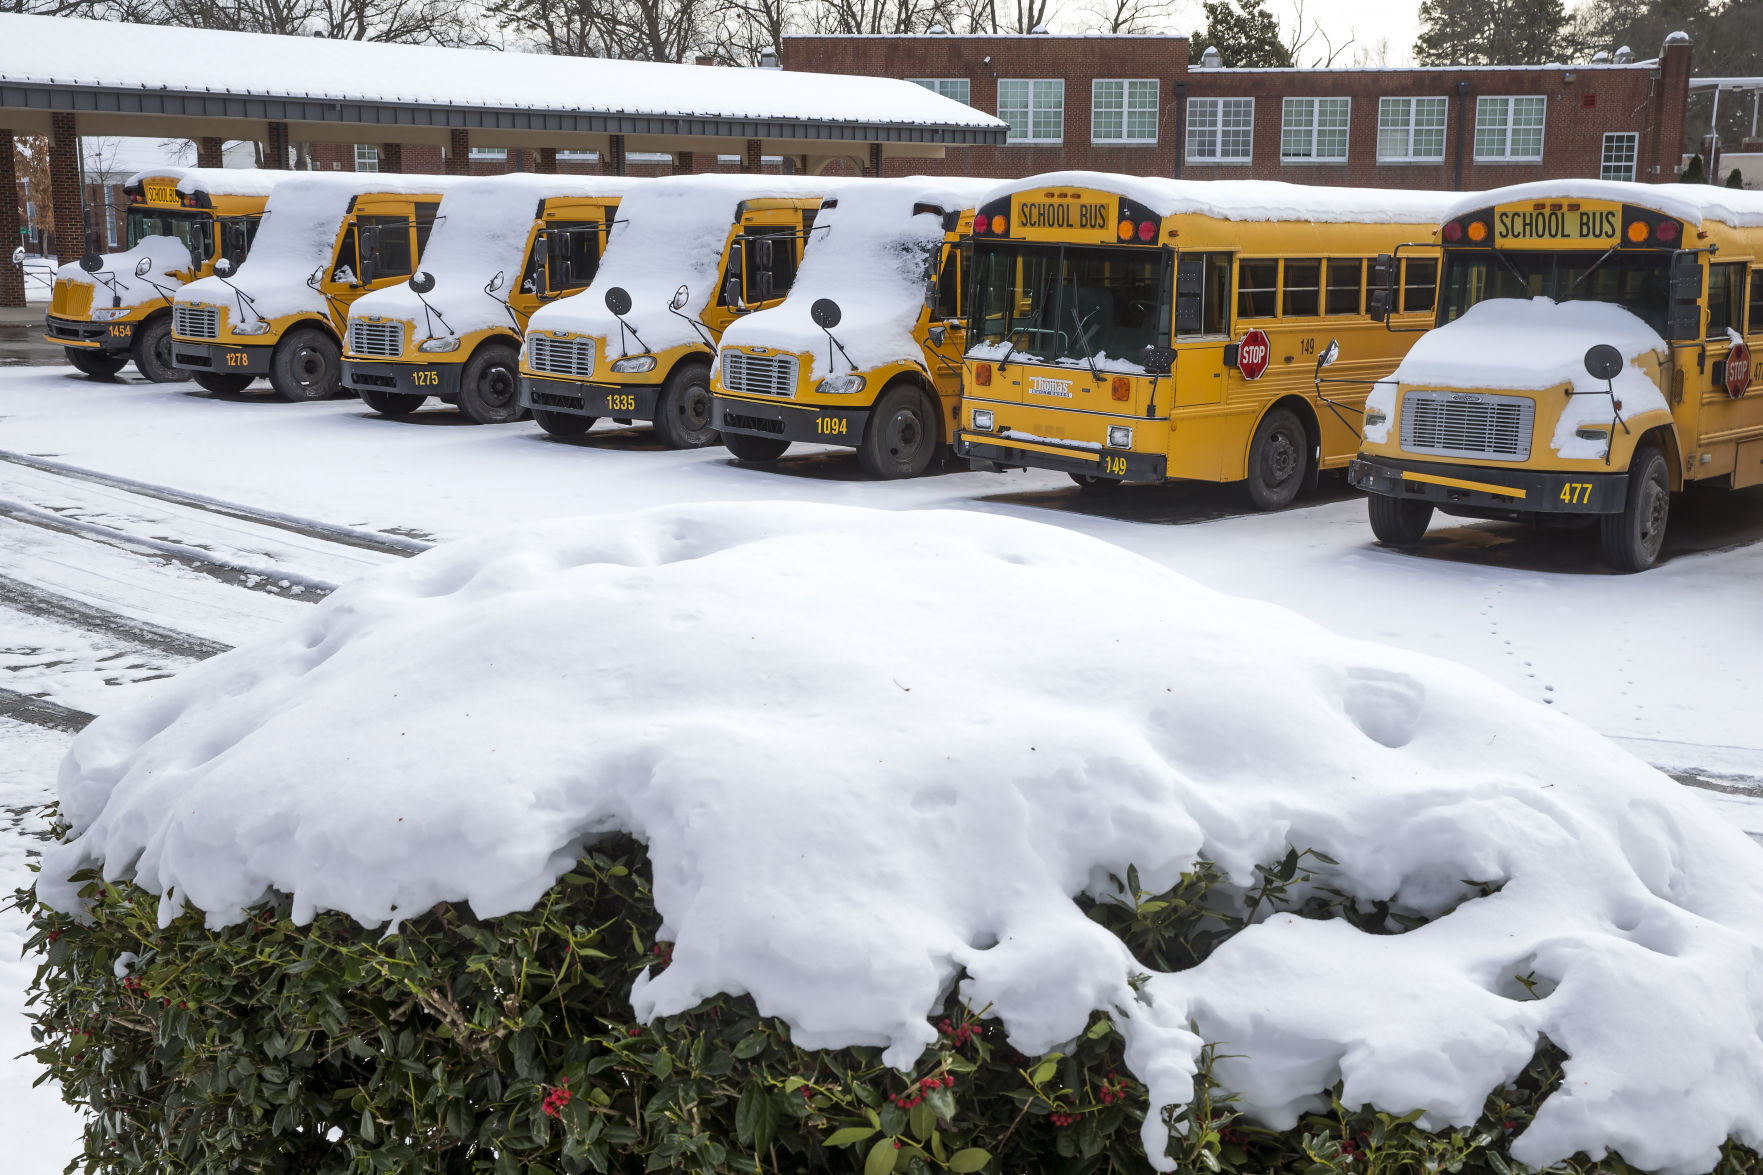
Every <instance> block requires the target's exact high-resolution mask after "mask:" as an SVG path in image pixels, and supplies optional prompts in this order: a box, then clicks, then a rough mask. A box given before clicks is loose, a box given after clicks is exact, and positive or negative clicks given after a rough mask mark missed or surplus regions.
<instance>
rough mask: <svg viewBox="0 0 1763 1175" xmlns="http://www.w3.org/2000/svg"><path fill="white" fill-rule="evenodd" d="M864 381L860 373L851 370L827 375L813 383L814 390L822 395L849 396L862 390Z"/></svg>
mask: <svg viewBox="0 0 1763 1175" xmlns="http://www.w3.org/2000/svg"><path fill="white" fill-rule="evenodd" d="M865 382H866V381H865V380H864V378H863V377H862V376H861V375H858V374H856V373H855V372H851V373H849V374H846V375H829V376H827V377H826V378H825V379H823V380H821V381H820V382H819V383H817V384H815V385H814V390H815V391H817V392H819V393H820V394H821V395H823V396H851V395H855V394H856V393H858V392H861V391H862V390H863V385H864V383H865Z"/></svg>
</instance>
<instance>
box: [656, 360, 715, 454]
mask: <svg viewBox="0 0 1763 1175" xmlns="http://www.w3.org/2000/svg"><path fill="white" fill-rule="evenodd" d="M654 424H655V435H656V436H658V437H660V438H661V443H662V444H664V445H666V446H667V447H668V448H670V449H702V448H703V447H704V446H705V445H712V444H715V443H716V437H717V432H716V430H715V429H714V428H712V427H710V369H709V368H708V367H705V366H704V365H703V364H701V363H686V364H683V365H681V366H679V367H676V368H674V369H673V374H672V375H670V376H668V377H667V387H666V388H665V389H663V390H662V393H661V396H660V398H659V399H657V400H656V401H655V420H654Z"/></svg>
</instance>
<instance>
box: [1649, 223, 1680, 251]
mask: <svg viewBox="0 0 1763 1175" xmlns="http://www.w3.org/2000/svg"><path fill="white" fill-rule="evenodd" d="M1653 235H1654V236H1655V237H1657V238H1658V239H1659V240H1661V241H1663V242H1664V243H1665V244H1667V245H1669V244H1670V243H1671V242H1672V241H1675V240H1677V222H1676V221H1675V220H1661V221H1660V222H1659V223H1658V225H1657V226H1655V227H1654V229H1653Z"/></svg>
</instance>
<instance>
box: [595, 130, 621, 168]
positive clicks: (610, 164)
mask: <svg viewBox="0 0 1763 1175" xmlns="http://www.w3.org/2000/svg"><path fill="white" fill-rule="evenodd" d="M600 174H601V175H623V174H624V136H623V135H607V136H606V154H604V155H602V156H600Z"/></svg>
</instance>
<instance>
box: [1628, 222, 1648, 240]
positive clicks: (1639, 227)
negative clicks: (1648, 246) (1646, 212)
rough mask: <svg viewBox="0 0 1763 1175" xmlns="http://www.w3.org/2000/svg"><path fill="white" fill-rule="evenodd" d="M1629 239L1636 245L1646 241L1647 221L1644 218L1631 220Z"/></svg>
mask: <svg viewBox="0 0 1763 1175" xmlns="http://www.w3.org/2000/svg"><path fill="white" fill-rule="evenodd" d="M1628 239H1629V242H1630V243H1631V244H1635V245H1638V244H1640V243H1641V242H1642V241H1645V240H1646V239H1647V222H1646V221H1644V220H1636V221H1631V222H1630V223H1629V226H1628Z"/></svg>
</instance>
